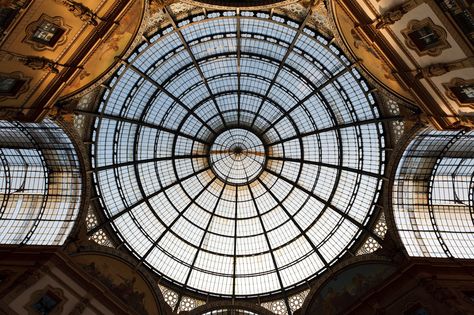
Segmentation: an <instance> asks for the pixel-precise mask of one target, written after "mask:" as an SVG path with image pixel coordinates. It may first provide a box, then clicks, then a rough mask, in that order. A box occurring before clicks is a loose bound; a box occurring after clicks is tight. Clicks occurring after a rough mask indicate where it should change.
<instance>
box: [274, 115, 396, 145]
mask: <svg viewBox="0 0 474 315" xmlns="http://www.w3.org/2000/svg"><path fill="white" fill-rule="evenodd" d="M397 120H403V117H402V116H390V117H380V118H374V119H368V120H359V121H356V122H351V123H347V124H341V125H334V126H331V127H327V128H322V129H318V130H314V131H310V132H304V133H301V134H300V135H296V136H292V137H289V138H286V139H281V140H278V141H275V142H271V143H267V144H265V146H267V147H270V146H273V145H277V144H281V143H283V142H287V141H291V140H295V139H298V138H299V137H307V136H313V135H317V134H320V133H324V132H328V131H334V130H339V129H343V128H351V127H357V126H362V125H368V124H376V123H379V122H384V121H397Z"/></svg>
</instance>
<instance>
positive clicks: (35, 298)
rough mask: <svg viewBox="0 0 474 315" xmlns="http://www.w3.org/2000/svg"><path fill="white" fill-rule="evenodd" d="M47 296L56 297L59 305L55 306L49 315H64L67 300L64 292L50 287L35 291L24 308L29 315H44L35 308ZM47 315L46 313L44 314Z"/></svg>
mask: <svg viewBox="0 0 474 315" xmlns="http://www.w3.org/2000/svg"><path fill="white" fill-rule="evenodd" d="M46 294H51V295H54V297H56V298H58V303H57V304H56V305H55V306H54V308H53V309H52V310H51V311H50V312H48V313H47V314H49V315H60V314H62V311H63V308H64V304H65V303H66V301H67V300H66V298H65V297H64V292H63V290H61V289H60V288H53V287H52V286H50V285H47V286H46V287H45V288H43V289H41V290H38V291H35V292H33V293H32V294H31V296H30V300H29V302H28V303H27V304H26V305H25V306H24V308H25V309H26V311H27V312H28V313H27V314H28V315H38V314H43V313H39V312H38V310H36V309H35V308H33V305H34V304H35V303H38V302H39V300H40V299H41V298H42V297H43V296H44V295H46ZM44 314H46V313H44Z"/></svg>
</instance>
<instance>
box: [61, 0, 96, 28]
mask: <svg viewBox="0 0 474 315" xmlns="http://www.w3.org/2000/svg"><path fill="white" fill-rule="evenodd" d="M56 1H57V2H61V3H62V4H63V5H64V6H66V7H67V9H68V10H69V11H70V12H72V14H74V16H76V17H78V18H79V19H80V20H81V21H83V22H86V23H88V24H90V25H92V26H97V25H99V22H97V20H102V19H101V18H100V17H98V16H97V14H95V13H94V12H93V11H92V10H91V9H89V8H88V7H86V6H85V5H83V4H82V3H80V2H76V1H72V0H56Z"/></svg>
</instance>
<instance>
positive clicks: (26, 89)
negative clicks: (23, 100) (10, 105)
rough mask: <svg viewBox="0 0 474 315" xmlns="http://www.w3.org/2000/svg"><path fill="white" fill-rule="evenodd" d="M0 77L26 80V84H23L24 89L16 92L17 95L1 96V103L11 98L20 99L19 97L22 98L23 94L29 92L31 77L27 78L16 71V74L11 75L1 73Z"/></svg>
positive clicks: (11, 73)
mask: <svg viewBox="0 0 474 315" xmlns="http://www.w3.org/2000/svg"><path fill="white" fill-rule="evenodd" d="M0 75H3V76H6V77H10V78H12V79H18V80H24V81H25V83H23V85H22V87H21V88H20V89H19V90H18V92H16V94H15V95H10V96H7V95H3V96H0V102H1V101H4V100H6V99H9V98H18V96H20V95H21V94H23V93H25V92H26V91H28V89H29V88H30V86H29V82H30V81H31V78H30V77H25V76H24V74H23V72H20V71H15V72H10V73H4V72H0Z"/></svg>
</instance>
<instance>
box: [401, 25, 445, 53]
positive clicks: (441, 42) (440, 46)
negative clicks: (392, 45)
mask: <svg viewBox="0 0 474 315" xmlns="http://www.w3.org/2000/svg"><path fill="white" fill-rule="evenodd" d="M425 27H428V28H431V30H432V31H433V33H434V34H436V36H437V37H438V42H437V43H436V44H433V45H432V46H428V47H427V48H425V49H423V48H422V47H418V46H417V45H416V43H415V42H414V41H413V38H412V37H411V35H412V34H413V33H415V32H417V31H419V30H421V29H422V28H425ZM401 33H402V35H403V37H405V45H406V46H407V47H408V48H410V49H412V50H414V51H415V52H416V53H417V54H418V56H420V57H421V56H425V55H429V56H433V57H434V56H439V55H441V53H442V51H443V50H445V49H448V48H451V45H450V44H449V43H448V40H447V36H448V34H447V32H446V31H445V29H444V28H443V27H441V26H438V25H436V24H434V22H433V21H432V20H431V18H429V17H427V18H425V19H423V20H411V21H410V22H408V24H407V27H406V28H405V29H403V30H401Z"/></svg>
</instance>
